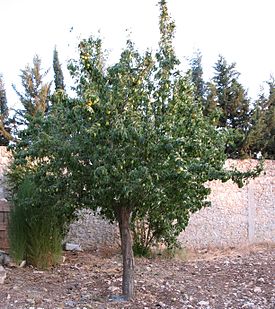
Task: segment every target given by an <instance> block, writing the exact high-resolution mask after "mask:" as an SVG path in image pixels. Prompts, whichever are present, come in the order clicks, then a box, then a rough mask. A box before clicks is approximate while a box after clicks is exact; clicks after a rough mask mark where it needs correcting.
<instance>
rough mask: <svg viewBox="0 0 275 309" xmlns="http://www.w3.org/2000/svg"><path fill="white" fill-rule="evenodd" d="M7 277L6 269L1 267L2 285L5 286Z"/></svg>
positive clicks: (0, 279) (0, 277)
mask: <svg viewBox="0 0 275 309" xmlns="http://www.w3.org/2000/svg"><path fill="white" fill-rule="evenodd" d="M6 277H7V272H6V270H5V268H4V267H3V266H2V265H0V284H4V281H5V279H6Z"/></svg>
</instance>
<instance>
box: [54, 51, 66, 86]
mask: <svg viewBox="0 0 275 309" xmlns="http://www.w3.org/2000/svg"><path fill="white" fill-rule="evenodd" d="M53 70H54V84H55V91H58V90H65V84H64V75H63V71H62V68H61V64H60V62H59V57H58V52H57V49H56V47H55V49H54V51H53Z"/></svg>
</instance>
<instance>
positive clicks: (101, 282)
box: [0, 245, 275, 309]
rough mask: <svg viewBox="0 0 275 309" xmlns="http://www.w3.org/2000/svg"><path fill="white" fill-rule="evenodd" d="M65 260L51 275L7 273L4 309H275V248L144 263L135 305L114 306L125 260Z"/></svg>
mask: <svg viewBox="0 0 275 309" xmlns="http://www.w3.org/2000/svg"><path fill="white" fill-rule="evenodd" d="M64 254H65V257H66V259H65V261H64V263H63V264H61V265H59V266H58V267H55V268H53V269H51V270H47V271H39V270H36V269H34V268H32V267H26V268H19V267H10V268H8V267H7V268H6V271H7V278H6V279H5V282H4V284H3V285H1V286H0V308H1V309H10V308H16V309H23V308H24V309H42V308H43V309H46V308H47V309H57V308H66V309H67V308H68V309H69V308H75V309H77V308H78V309H85V308H86V309H88V308H101V309H103V308H104V309H105V308H137V309H141V308H143V309H149V308H150V309H151V308H170V309H173V308H174V309H184V308H205V309H206V308H207V309H224V308H232V309H233V308H234V309H239V308H251V309H252V308H254V309H275V260H274V258H275V246H271V245H263V246H258V247H253V248H252V247H250V248H242V249H238V250H236V249H231V250H226V251H217V250H216V251H213V250H212V251H211V250H210V251H206V250H202V251H200V252H189V253H188V254H187V255H184V257H183V254H182V256H181V259H179V258H178V259H166V258H164V257H156V258H152V259H145V258H138V259H136V277H135V280H136V296H135V299H134V300H133V301H130V302H120V301H114V300H113V301H111V300H110V297H111V296H112V295H119V293H120V289H121V268H122V265H121V257H120V255H118V254H116V255H111V254H109V255H108V254H103V253H102V252H101V253H100V252H97V253H91V252H90V253H89V252H80V253H68V252H66V253H64Z"/></svg>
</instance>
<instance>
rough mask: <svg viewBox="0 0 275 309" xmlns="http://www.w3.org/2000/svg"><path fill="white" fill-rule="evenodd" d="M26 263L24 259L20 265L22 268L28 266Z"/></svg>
mask: <svg viewBox="0 0 275 309" xmlns="http://www.w3.org/2000/svg"><path fill="white" fill-rule="evenodd" d="M26 264H27V262H26V261H25V260H24V261H22V262H21V263H20V265H19V267H20V268H23V267H25V266H26Z"/></svg>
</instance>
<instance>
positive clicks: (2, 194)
mask: <svg viewBox="0 0 275 309" xmlns="http://www.w3.org/2000/svg"><path fill="white" fill-rule="evenodd" d="M10 159H11V154H10V152H8V151H7V148H6V147H5V146H0V200H1V199H4V198H6V197H7V192H6V189H5V188H6V185H5V174H6V171H7V167H8V165H9V162H10Z"/></svg>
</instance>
